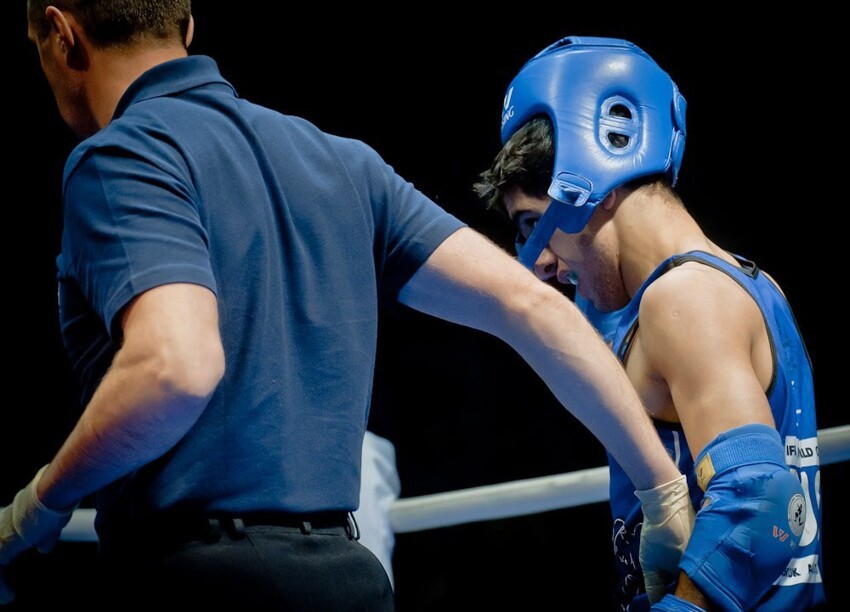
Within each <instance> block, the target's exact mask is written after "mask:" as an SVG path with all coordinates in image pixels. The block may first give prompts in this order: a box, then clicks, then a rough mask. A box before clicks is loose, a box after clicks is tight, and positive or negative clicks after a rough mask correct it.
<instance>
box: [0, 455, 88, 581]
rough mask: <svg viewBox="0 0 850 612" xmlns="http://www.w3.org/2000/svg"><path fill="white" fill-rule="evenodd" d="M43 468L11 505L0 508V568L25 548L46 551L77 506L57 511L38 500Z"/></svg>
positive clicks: (45, 467) (49, 548) (54, 542)
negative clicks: (38, 487)
mask: <svg viewBox="0 0 850 612" xmlns="http://www.w3.org/2000/svg"><path fill="white" fill-rule="evenodd" d="M45 469H47V466H46V465H45V466H44V467H43V468H41V469H40V470H39V471H38V473H37V474H36V475H35V478H33V479H32V480H31V481H30V483H29V484H28V485H27V486H26V487H24V488H23V489H21V490H20V491H18V494H17V495H15V499H14V501H12V503H11V504H10V505H8V506H6V507H4V508H0V565H6V564H8V563H9V562H11V561H12V560H13V559H14V558H15V557H17V556H18V555H19V554H21V552H23V551H25V550H27V549H28V548H33V547H35V548H36V549H38V551H39V552H42V553H46V552H49V551H50V550H51V549H52V548H53V546H54V544H56V541H57V540H58V539H59V535H60V534H61V533H62V529H63V528H64V527H65V525H67V524H68V521H70V520H71V516H72V515H73V514H74V510H75V509H76V506H74V507H72V508H68V509H67V510H64V511H56V510H51V509H50V508H48V507H46V506H45V505H44V504H42V503H41V501H39V499H38V496H37V495H36V493H35V490H36V486H37V485H38V481H39V480H40V479H41V475H42V474H43V473H44V470H45Z"/></svg>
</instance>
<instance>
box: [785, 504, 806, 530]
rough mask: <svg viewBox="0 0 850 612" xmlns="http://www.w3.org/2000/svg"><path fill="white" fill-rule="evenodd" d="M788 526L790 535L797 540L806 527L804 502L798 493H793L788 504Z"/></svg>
mask: <svg viewBox="0 0 850 612" xmlns="http://www.w3.org/2000/svg"><path fill="white" fill-rule="evenodd" d="M788 526H789V527H791V533H793V534H794V535H795V536H797V537H798V538H799V537H800V535H801V534H802V533H803V527H805V526H806V500H805V498H804V497H803V496H802V495H800V494H799V493H795V494H794V496H793V497H792V498H791V501H789V502H788Z"/></svg>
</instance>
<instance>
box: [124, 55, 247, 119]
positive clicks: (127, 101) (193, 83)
mask: <svg viewBox="0 0 850 612" xmlns="http://www.w3.org/2000/svg"><path fill="white" fill-rule="evenodd" d="M214 83H218V84H223V85H226V86H227V87H229V88H230V89H231V91H233V95H236V90H235V89H234V88H233V85H231V84H230V83H229V82H227V81H226V80H225V79H224V78H223V77H222V76H221V72H219V69H218V65H217V64H216V62H215V60H213V59H212V58H211V57H208V56H205V55H190V56H188V57H181V58H178V59H174V60H169V61H167V62H163V63H162V64H157V65H156V66H154V67H153V68H150V69H149V70H147V71H145V72H144V73H143V74H142V75H141V76H140V77H139V78H137V79H136V80H135V81H133V83H131V84H130V87H128V88H127V91H125V92H124V95H123V96H121V99H120V100H119V101H118V106H117V107H116V108H115V113H114V114H113V115H112V119H113V120H114V119H117V118H118V117H120V116H121V115H122V114H124V112H125V111H126V110H127V108H129V107H130V106H131V105H132V104H134V103H136V102H140V101H142V100H148V99H150V98H159V97H163V96H170V95H174V94H176V93H179V92H181V91H186V90H188V89H192V88H194V87H200V86H202V85H210V84H214Z"/></svg>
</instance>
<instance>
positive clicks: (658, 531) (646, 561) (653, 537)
mask: <svg viewBox="0 0 850 612" xmlns="http://www.w3.org/2000/svg"><path fill="white" fill-rule="evenodd" d="M635 495H637V497H638V499H639V500H640V503H641V506H642V510H643V527H642V528H641V531H640V555H639V557H640V564H641V567H642V568H643V578H644V584H645V585H646V593H647V595H648V596H649V601H650V603H657V602H658V601H661V598H663V597H664V595H665V593H666V587H667V584H668V583H670V582H671V581H673V580H675V579H676V578H677V577H678V576H679V561H680V560H681V558H682V553H683V552H685V548H686V547H687V545H688V540H689V539H690V537H691V531H693V528H694V516H695V513H694V508H693V506H692V505H691V499H690V497H689V496H688V480H687V478H685V475H684V474H682V475H681V476H679V477H678V478H676V479H675V480H672V481H670V482H668V483H666V484H663V485H660V486H657V487H655V488H654V489H647V490H645V491H635Z"/></svg>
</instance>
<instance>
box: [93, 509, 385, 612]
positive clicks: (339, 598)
mask: <svg viewBox="0 0 850 612" xmlns="http://www.w3.org/2000/svg"><path fill="white" fill-rule="evenodd" d="M174 535H175V534H174V533H170V534H169V536H168V537H166V538H158V537H156V536H155V535H152V534H149V533H146V534H144V535H143V536H142V537H139V538H129V537H123V538H120V539H118V540H114V541H111V542H109V543H107V545H103V543H102V546H101V550H100V554H99V567H100V569H101V572H100V580H99V583H98V584H97V586H96V587H95V588H94V591H96V592H97V593H99V596H98V600H97V601H96V602H93V603H94V604H95V606H96V607H97V609H103V610H107V609H108V610H117V609H123V608H125V607H128V606H129V607H130V608H132V609H151V610H154V609H155V610H161V609H163V608H164V607H166V606H172V605H174V606H184V605H185V606H188V607H187V608H186V609H194V610H202V609H204V607H206V606H209V607H210V609H212V610H231V609H232V610H278V611H279V610H293V611H299V612H300V611H304V612H313V611H315V612H337V611H339V612H349V611H350V612H373V611H375V612H392V611H393V610H395V603H394V596H393V589H392V586H391V584H390V581H389V578H388V577H387V574H386V572H385V571H384V568H383V565H381V562H380V561H379V560H378V558H377V557H376V556H375V555H374V554H373V553H372V552H371V551H370V550H369V549H367V548H366V547H365V546H363V545H362V544H360V543H359V542H357V540H356V537H355V534H353V533H352V530H351V528H350V527H349V526H348V525H346V526H341V525H330V526H321V525H320V526H315V525H311V524H310V523H309V522H306V523H304V524H302V525H301V526H300V527H295V526H281V525H263V524H247V525H242V524H241V521H237V526H236V528H234V527H233V522H232V521H230V522H229V526H228V525H224V526H223V527H222V526H218V525H217V526H216V528H214V529H212V530H210V531H209V532H207V533H203V534H192V535H191V537H189V538H185V537H183V538H175V537H173V536H174ZM133 540H135V542H133Z"/></svg>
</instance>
